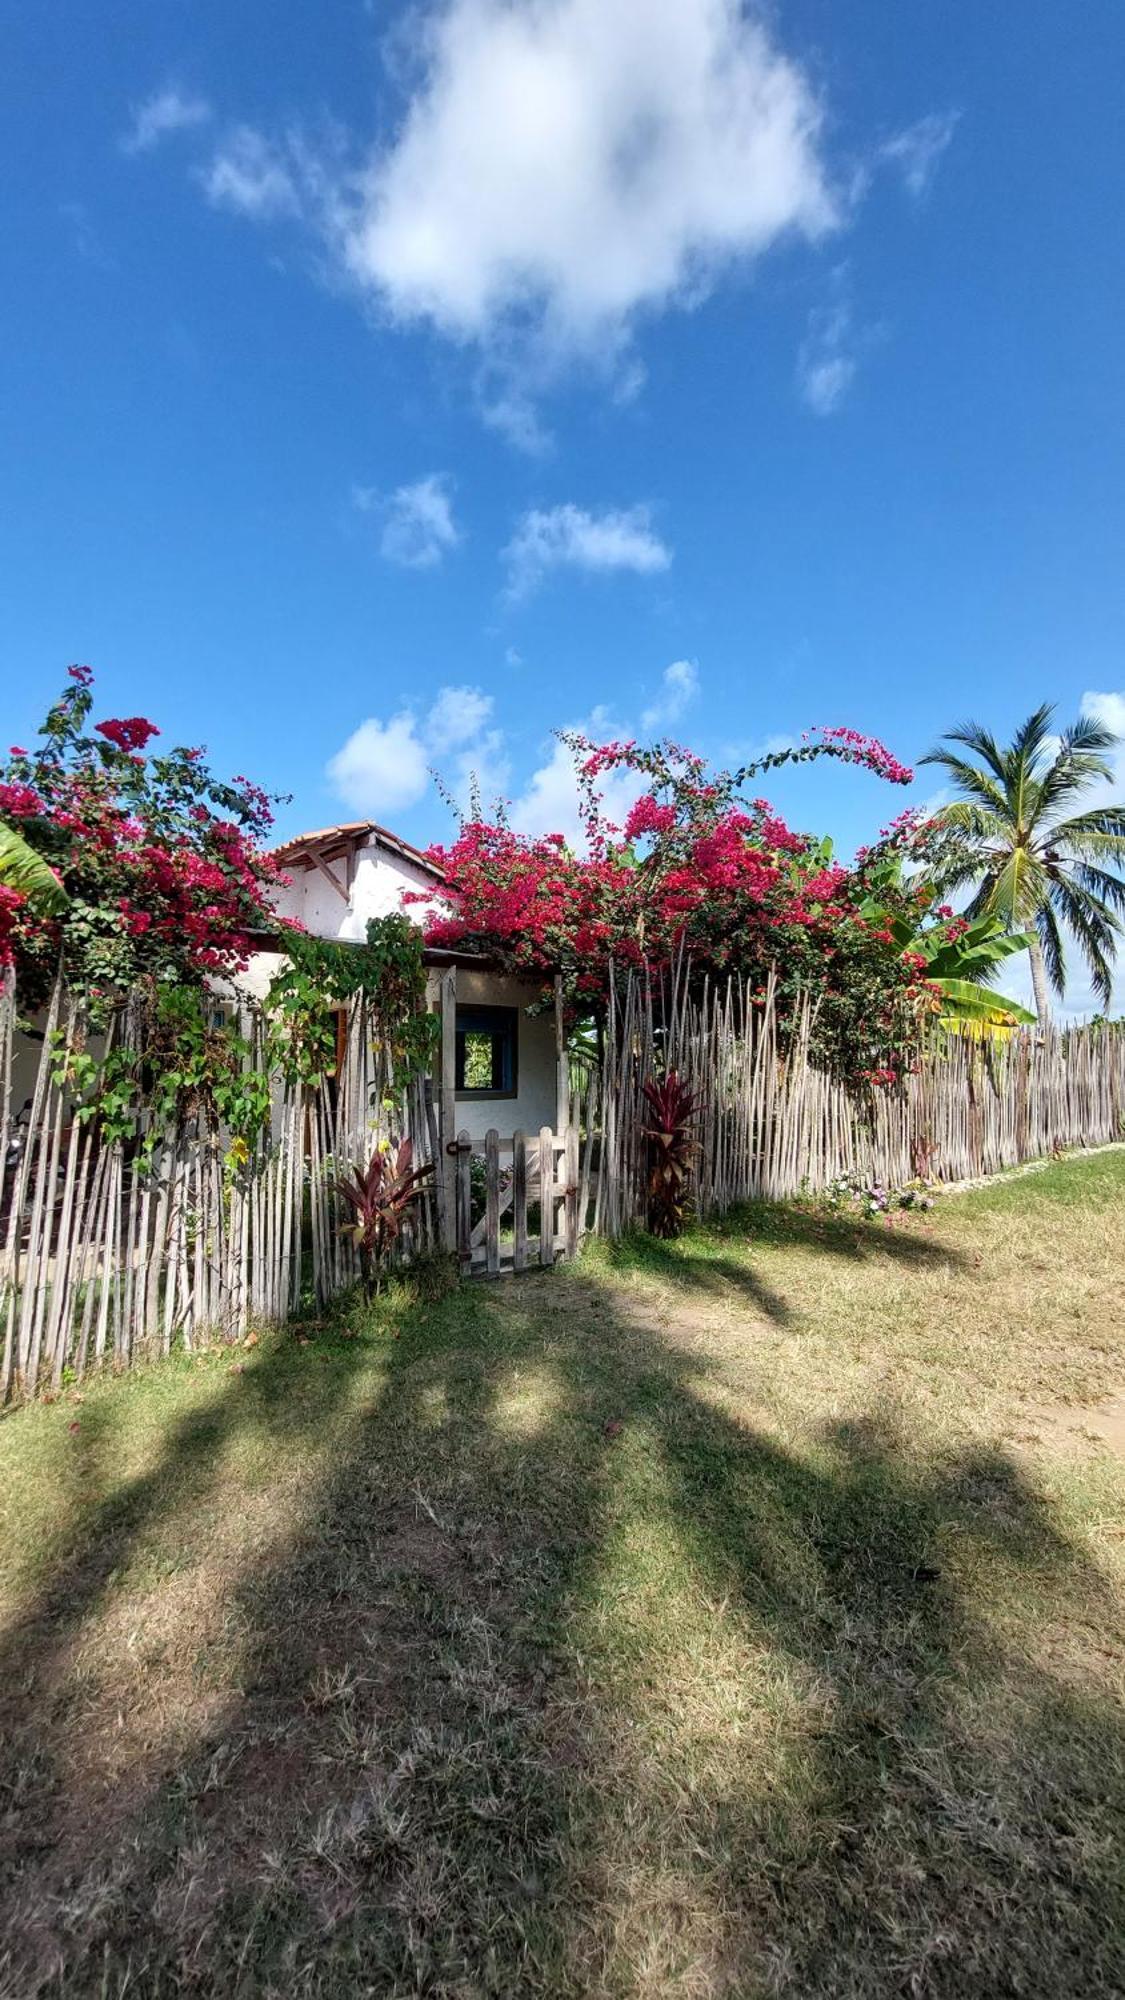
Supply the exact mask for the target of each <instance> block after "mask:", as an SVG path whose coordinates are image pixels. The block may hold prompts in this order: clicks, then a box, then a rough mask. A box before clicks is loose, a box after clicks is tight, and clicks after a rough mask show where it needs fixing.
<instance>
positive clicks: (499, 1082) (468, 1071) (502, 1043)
mask: <svg viewBox="0 0 1125 2000" xmlns="http://www.w3.org/2000/svg"><path fill="white" fill-rule="evenodd" d="M517 1023H518V1016H517V1013H516V1009H515V1008H514V1007H486V1006H465V1007H458V1009H457V1030H456V1068H455V1078H454V1081H455V1088H456V1089H457V1090H458V1091H459V1092H461V1093H463V1094H469V1093H471V1092H473V1091H479V1092H481V1093H487V1092H494V1093H497V1094H511V1095H513V1096H514V1094H515V1091H516V1049H517V1035H518V1025H517Z"/></svg>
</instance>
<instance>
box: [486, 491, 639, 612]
mask: <svg viewBox="0 0 1125 2000" xmlns="http://www.w3.org/2000/svg"><path fill="white" fill-rule="evenodd" d="M671 560H672V551H671V549H670V548H669V547H668V545H667V543H665V542H662V541H661V540H660V537H659V536H658V535H656V534H655V533H654V532H653V528H652V522H651V514H650V510H649V508H647V507H643V506H637V507H625V508H620V509H616V510H614V509H608V510H607V511H606V512H604V513H601V514H591V513H589V512H588V511H587V509H586V508H584V507H575V506H574V505H572V504H571V503H569V502H568V503H566V504H565V505H563V506H560V507H548V508H539V507H533V508H532V509H531V510H530V512H528V513H526V514H524V516H523V517H522V519H521V520H520V521H519V523H518V524H517V527H516V532H515V534H514V535H513V536H512V539H511V541H510V542H509V543H508V546H507V548H506V549H505V550H504V561H505V562H506V563H507V565H508V590H509V595H510V596H512V597H525V596H527V594H528V593H529V592H530V591H532V590H534V589H535V587H536V585H537V584H538V583H540V582H541V581H542V579H543V578H544V577H545V576H546V575H547V574H548V572H549V571H551V570H554V569H583V570H591V571H601V572H607V571H610V570H633V571H635V572H636V573H637V574H638V575H641V576H649V575H652V574H653V573H654V572H656V571H659V570H665V569H667V568H668V565H669V563H670V562H671Z"/></svg>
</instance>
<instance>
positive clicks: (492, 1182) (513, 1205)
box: [448, 1124, 590, 1278]
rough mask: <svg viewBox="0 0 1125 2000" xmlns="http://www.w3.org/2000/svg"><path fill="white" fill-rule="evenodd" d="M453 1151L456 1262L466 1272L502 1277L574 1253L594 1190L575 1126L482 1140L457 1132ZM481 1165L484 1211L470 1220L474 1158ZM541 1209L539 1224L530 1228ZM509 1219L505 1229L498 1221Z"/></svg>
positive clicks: (491, 1135) (546, 1266)
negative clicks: (535, 1212) (530, 1214)
mask: <svg viewBox="0 0 1125 2000" xmlns="http://www.w3.org/2000/svg"><path fill="white" fill-rule="evenodd" d="M448 1150H449V1151H450V1152H451V1153H453V1154H455V1156H456V1162H457V1166H456V1179H455V1186H454V1214H455V1221H456V1238H457V1260H458V1263H459V1265H460V1268H461V1273H462V1275H463V1276H464V1277H484V1278H501V1277H508V1276H511V1275H512V1274H514V1273H517V1272H520V1271H527V1270H530V1269H533V1268H539V1269H543V1270H550V1269H551V1267H552V1266H553V1265H554V1263H555V1260H556V1258H557V1257H560V1256H561V1257H575V1256H577V1254H578V1246H579V1243H580V1242H581V1240H582V1237H583V1235H584V1234H585V1229H586V1216H587V1210H588V1207H589V1194H590V1161H589V1142H588V1141H587V1147H586V1159H585V1161H584V1162H583V1161H582V1160H581V1159H580V1154H581V1146H580V1143H579V1133H578V1127H577V1125H573V1124H572V1125H567V1126H566V1127H565V1129H564V1130H563V1131H561V1132H552V1130H551V1128H550V1126H549V1125H544V1126H543V1128H542V1130H541V1131H540V1132H539V1134H538V1136H535V1135H533V1136H532V1137H530V1138H529V1137H528V1136H527V1134H526V1133H524V1132H516V1133H514V1134H513V1135H512V1137H511V1139H501V1137H500V1134H499V1133H498V1132H496V1131H490V1132H486V1134H485V1136H484V1139H483V1140H476V1141H474V1140H473V1139H471V1138H470V1136H469V1134H468V1133H467V1132H459V1133H458V1134H457V1138H456V1140H455V1142H454V1144H453V1145H452V1146H450V1147H449V1149H448ZM474 1158H476V1159H478V1160H481V1161H483V1164H484V1202H485V1206H484V1214H483V1215H482V1216H481V1217H480V1219H479V1221H478V1222H477V1223H476V1224H475V1225H474V1223H473V1220H472V1197H473V1171H472V1168H473V1160H474ZM534 1208H538V1211H539V1226H538V1228H537V1229H536V1230H535V1232H534V1234H532V1232H531V1231H530V1230H529V1227H528V1212H529V1210H531V1209H534ZM502 1224H506V1226H505V1227H503V1228H502V1227H501V1225H502Z"/></svg>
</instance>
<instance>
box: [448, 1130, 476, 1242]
mask: <svg viewBox="0 0 1125 2000" xmlns="http://www.w3.org/2000/svg"><path fill="white" fill-rule="evenodd" d="M456 1147H457V1150H456V1152H455V1153H454V1155H453V1167H454V1175H455V1178H454V1190H455V1195H454V1206H455V1209H456V1215H457V1241H456V1245H455V1247H456V1251H457V1260H458V1263H459V1264H460V1266H461V1275H462V1277H464V1278H468V1277H470V1276H471V1274H472V1269H473V1230H472V1219H471V1218H472V1181H471V1178H470V1171H469V1170H470V1165H471V1162H472V1157H473V1142H472V1140H471V1139H470V1137H469V1135H468V1133H467V1132H458V1134H457V1141H456Z"/></svg>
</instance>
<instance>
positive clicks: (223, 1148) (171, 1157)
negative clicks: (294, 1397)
mask: <svg viewBox="0 0 1125 2000" xmlns="http://www.w3.org/2000/svg"><path fill="white" fill-rule="evenodd" d="M240 1027H241V1029H242V1033H243V1035H244V1037H245V1038H246V1041H247V1043H248V1048H249V1054H248V1056H247V1062H248V1063H249V1064H251V1065H257V1066H259V1067H261V1066H263V1065H264V1063H265V1053H264V1043H263V1030H262V1023H261V1020H260V1018H259V1017H258V1016H257V1015H256V1014H255V1013H254V1012H253V1011H252V1010H248V1009H247V1010H244V1013H243V1018H242V1020H241V1022H240ZM349 1027H350V1032H349V1035H348V1038H347V1046H346V1053H345V1056H344V1060H343V1063H342V1065H341V1068H340V1073H339V1076H338V1077H337V1078H336V1079H335V1088H334V1089H333V1088H331V1087H330V1085H329V1083H328V1082H327V1081H326V1080H322V1081H321V1082H320V1084H319V1085H318V1086H316V1087H315V1088H311V1087H307V1086H295V1085H287V1084H285V1083H283V1082H281V1081H280V1080H279V1079H275V1084H276V1087H275V1090H274V1096H273V1106H272V1113H271V1118H270V1122H269V1127H268V1129H267V1130H266V1131H264V1132H263V1133H262V1134H261V1135H260V1136H259V1138H258V1139H257V1140H256V1141H255V1143H254V1145H253V1147H252V1148H251V1149H250V1151H249V1154H248V1157H247V1158H245V1159H244V1160H239V1159H237V1158H236V1157H235V1156H234V1155H233V1154H232V1152H231V1150H230V1148H229V1146H228V1144H227V1141H226V1139H225V1138H224V1136H223V1135H222V1134H221V1133H220V1132H217V1131H215V1130H213V1129H210V1128H209V1127H208V1126H207V1124H206V1123H205V1121H204V1120H203V1119H202V1118H201V1117H200V1116H199V1115H198V1114H195V1115H192V1116H188V1117H185V1118H184V1119H183V1120H182V1122H181V1123H180V1124H179V1125H178V1126H177V1127H176V1128H174V1129H170V1130H168V1131H161V1132H157V1133H153V1132H151V1131H146V1130H145V1129H144V1127H143V1121H142V1127H141V1129H140V1130H139V1131H138V1133H137V1135H136V1139H135V1141H133V1142H132V1143H130V1144H129V1145H128V1146H127V1145H125V1144H123V1143H122V1142H121V1141H118V1140H115V1141H112V1142H109V1141H106V1140H105V1139H104V1138H103V1137H102V1136H101V1134H100V1132H99V1130H98V1128H97V1126H96V1125H95V1124H94V1123H93V1122H90V1123H88V1124H85V1125H83V1124H81V1123H80V1122H79V1121H78V1120H77V1119H75V1118H74V1116H73V1104H72V1101H71V1097H70V1094H69V1092H68V1089H67V1086H66V1084H65V1082H64V1081H63V1080H62V1068H61V1064H60V1061H59V1050H60V1049H63V1050H65V1049H66V1048H68V1047H70V1046H74V1045H79V1044H80V1042H81V1039H82V1023H81V1020H80V1019H79V1017H78V1015H77V1013H76V1011H75V1009H74V1008H73V1006H72V1005H71V1003H70V1001H69V1000H68V998H67V996H66V995H65V993H64V992H63V991H62V989H61V987H60V986H58V985H56V987H55V990H54V992H53V994H52V996H51V1001H50V1005H49V1008H48V1011H47V1016H46V1020H45V1023H44V1036H43V1041H42V1047H41V1052H40V1056H39V1060H38V1063H37V1066H36V1070H35V1079H34V1087H33V1090H32V1093H31V1099H30V1104H29V1106H28V1109H27V1116H26V1119H24V1118H22V1117H20V1115H19V1113H18V1112H17V1110H16V1108H15V1107H14V1105H13V1067H14V1058H15V1054H16V1042H17V1035H16V1027H15V1001H14V995H13V992H12V988H11V981H10V979H8V980H6V981H5V982H4V985H3V987H2V989H0V1403H2V1402H4V1401H6V1400H7V1399H9V1398H10V1397H11V1396H13V1395H16V1394H20V1395H35V1394H38V1393H42V1392H43V1391H45V1390H46V1391H51V1390H53V1391H57V1390H58V1388H59V1387H60V1386H61V1385H62V1383H63V1382H64V1381H65V1380H66V1379H68V1377H71V1376H73V1377H74V1378H78V1377H81V1376H82V1375H83V1374H84V1373H85V1372H86V1370H87V1369H88V1368H89V1367H90V1366H95V1365H96V1366H102V1365H112V1366H113V1367H114V1368H116V1369H121V1368H127V1367H128V1366H129V1365H130V1364H131V1363H132V1362H133V1361H134V1360H135V1359H137V1358H138V1357H140V1356H142V1355H154V1354H167V1353H168V1352H169V1351H170V1350H171V1348H172V1346H173V1345H174V1344H177V1343H178V1344H181V1345H182V1346H184V1347H186V1348H189V1349H190V1348H191V1347H192V1346H193V1345H195V1344H196V1343H197V1342H199V1341H200V1340H202V1339H208V1338H211V1337H213V1336H218V1337H220V1338H223V1339H227V1340H238V1339H241V1338H244V1337H245V1335H246V1333H247V1332H248V1331H249V1329H250V1327H251V1325H252V1324H253V1323H254V1322H255V1321H262V1322H264V1321H282V1320H285V1319H286V1318H288V1317H289V1315H290V1314H291V1313H292V1312H293V1311H294V1310H295V1309H296V1308H297V1306H298V1304H299V1302H300V1298H301V1295H302V1289H303V1286H304V1285H305V1284H306V1283H307V1285H308V1287H309V1290H310V1292H311V1296H312V1297H313V1298H314V1299H315V1301H316V1303H317V1304H318V1305H323V1304H325V1303H326V1302H327V1300H328V1299H330V1298H331V1297H332V1296H333V1294H334V1293H336V1292H338V1291H340V1290H342V1289H344V1288H345V1287H347V1286H348V1285H350V1284H352V1283H354V1282H355V1281H356V1279H357V1277H358V1267H357V1262H356V1256H355V1252H354V1250H353V1248H352V1247H351V1244H350V1242H349V1241H348V1240H347V1239H345V1238H344V1237H342V1236H341V1234H340V1224H341V1222H342V1221H344V1220H345V1219H346V1217H345V1215H344V1213H343V1212H342V1206H341V1204H340V1202H339V1197H338V1195H337V1192H336V1172H337V1164H338V1163H342V1162H347V1163H352V1162H355V1161H363V1162H366V1161H367V1160H368V1159H369V1158H370V1156H371V1153H372V1150H373V1148H374V1147H375V1145H376V1144H378V1142H379V1140H380V1139H381V1138H385V1137H388V1136H391V1134H392V1132H393V1136H394V1137H395V1138H398V1137H400V1136H403V1135H404V1134H406V1133H410V1134H411V1135H412V1136H413V1139H414V1144H415V1154H416V1159H417V1160H418V1162H419V1163H421V1162H423V1161H427V1160H432V1159H436V1157H437V1152H438V1144H437V1128H436V1122H435V1120H434V1116H433V1105H432V1097H431V1095H430V1094H429V1090H428V1084H427V1083H426V1082H425V1081H424V1080H419V1079H417V1078H412V1079H410V1080H409V1081H407V1082H405V1083H400V1082H399V1080H398V1079H396V1077H395V1075H394V1072H393V1066H392V1064H391V1061H390V1057H389V1055H388V1052H387V1051H386V1049H385V1047H383V1046H382V1045H381V1044H380V1043H378V1042H377V1041H376V1040H375V1039H374V1038H373V1036H372V1034H371V1032H370V1023H369V1020H368V1017H367V1009H366V1003H365V1001H364V998H363V996H362V995H361V996H360V997H359V998H358V999H357V1000H356V1001H355V1002H354V1003H353V1008H352V1018H351V1021H350V1023H349ZM136 1031H137V1023H136V1021H135V1019H134V1018H133V1017H132V1016H131V1014H130V1012H129V1010H128V1009H126V1010H124V1011H123V1012H122V1014H121V1015H120V1016H119V1017H117V1018H116V1019H115V1021H114V1023H113V1025H112V1028H111V1030H110V1037H109V1041H108V1043H107V1049H108V1048H110V1047H112V1046H113V1045H114V1044H115V1042H117V1041H124V1042H125V1043H126V1044H128V1042H129V1038H130V1036H133V1035H135V1033H136ZM20 1132H22V1138H23V1143H22V1145H21V1146H20V1147H18V1148H16V1147H15V1146H13V1144H12V1141H13V1139H14V1138H15V1136H16V1135H17V1133H20ZM436 1203H437V1196H436V1194H435V1193H434V1191H433V1189H432V1187H430V1188H429V1189H428V1190H427V1194H426V1198H425V1200H424V1201H423V1202H422V1203H421V1204H420V1206H419V1208H418V1209H417V1210H416V1211H415V1217H414V1220H413V1222H412V1224H411V1229H410V1231H409V1232H408V1233H407V1234H406V1235H405V1237H404V1240H403V1243H402V1246H401V1250H400V1255H402V1256H404V1257H409V1256H411V1255H413V1254H415V1253H416V1252H417V1251H419V1250H425V1249H428V1248H430V1247H431V1246H434V1245H436V1244H437V1243H438V1242H439V1241H440V1230H439V1218H438V1216H437V1213H436Z"/></svg>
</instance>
